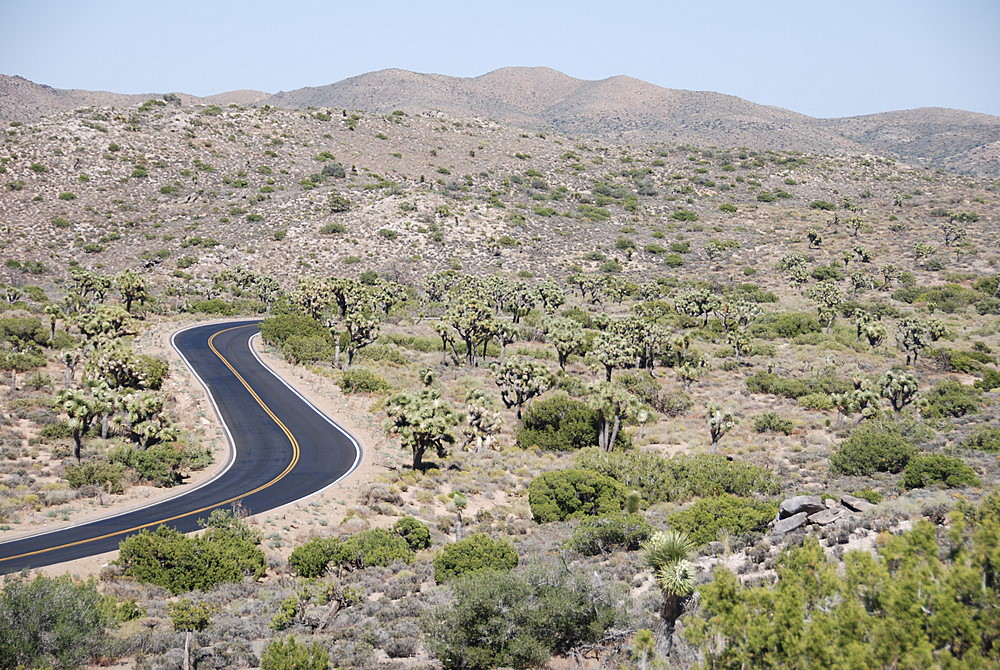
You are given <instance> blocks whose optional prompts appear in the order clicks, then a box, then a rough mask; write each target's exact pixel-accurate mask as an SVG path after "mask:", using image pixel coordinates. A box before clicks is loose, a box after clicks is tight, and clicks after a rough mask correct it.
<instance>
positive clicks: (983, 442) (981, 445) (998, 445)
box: [959, 426, 1000, 452]
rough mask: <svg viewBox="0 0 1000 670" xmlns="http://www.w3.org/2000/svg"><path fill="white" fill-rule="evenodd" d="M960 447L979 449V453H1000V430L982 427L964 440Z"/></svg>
mask: <svg viewBox="0 0 1000 670" xmlns="http://www.w3.org/2000/svg"><path fill="white" fill-rule="evenodd" d="M959 446H961V447H962V448H963V449H978V450H979V451H989V452H997V451H1000V428H992V427H990V426H980V427H979V428H978V429H977V430H976V432H974V433H972V434H971V435H969V436H968V437H967V438H965V439H964V440H962V443H961V444H960V445H959Z"/></svg>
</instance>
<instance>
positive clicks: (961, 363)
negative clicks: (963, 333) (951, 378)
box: [927, 348, 996, 374]
mask: <svg viewBox="0 0 1000 670" xmlns="http://www.w3.org/2000/svg"><path fill="white" fill-rule="evenodd" d="M927 358H933V359H934V360H935V361H936V362H937V364H938V365H940V366H941V369H942V370H945V371H946V372H962V373H966V374H978V373H979V372H980V371H981V370H982V369H983V365H985V364H991V365H996V359H994V358H993V357H992V356H990V355H988V354H985V353H983V352H981V351H959V350H956V349H946V348H941V349H934V350H932V351H928V352H927Z"/></svg>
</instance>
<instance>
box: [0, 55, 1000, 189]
mask: <svg viewBox="0 0 1000 670" xmlns="http://www.w3.org/2000/svg"><path fill="white" fill-rule="evenodd" d="M148 97H150V96H123V95H117V94H112V93H95V92H87V91H60V90H57V89H52V88H50V87H47V86H39V85H37V84H33V83H31V82H29V81H27V80H25V79H22V78H20V77H9V76H3V75H0V120H7V121H27V120H33V119H37V118H39V117H40V116H43V115H45V114H48V113H52V112H57V111H70V110H73V109H76V108H78V107H81V106H94V105H129V104H137V103H141V102H142V101H143V100H145V99H147V98H148ZM157 97H159V96H157ZM176 97H177V99H179V100H181V102H182V103H183V104H193V103H203V104H204V103H207V104H219V105H228V104H231V103H235V104H241V105H246V104H259V105H270V106H272V107H290V108H308V107H319V108H339V109H347V110H363V111H366V112H369V113H376V114H389V113H391V112H392V111H394V110H397V109H398V110H403V111H406V112H407V113H410V114H420V113H425V112H440V113H443V114H445V115H447V116H451V117H455V118H477V117H478V118H487V119H493V120H497V121H500V122H502V123H505V124H509V125H514V126H518V127H522V128H528V129H531V130H534V131H536V132H538V131H541V132H559V133H563V134H567V135H572V136H581V137H595V138H601V139H603V140H605V141H612V142H616V143H631V144H647V143H650V142H669V143H677V144H693V145H696V146H713V147H727V148H728V147H746V148H750V149H771V150H780V151H802V152H822V153H833V152H850V153H869V154H875V155H887V156H893V157H895V158H899V159H903V160H906V161H908V162H913V163H915V164H920V163H926V164H930V165H938V166H945V167H948V168H949V169H953V170H956V171H959V172H980V173H982V172H990V173H998V172H1000V144H998V142H1000V118H998V117H994V116H990V115H985V114H973V113H970V112H962V111H958V110H949V109H918V110H909V111H904V112H889V113H885V114H874V115H869V116H861V117H853V118H848V119H815V118H812V117H809V116H805V115H802V114H797V113H795V112H792V111H789V110H786V109H781V108H777V107H768V106H764V105H758V104H754V103H752V102H749V101H746V100H743V99H741V98H737V97H734V96H729V95H722V94H719V93H712V92H704V91H683V90H675V89H667V88H662V87H660V86H655V85H653V84H649V83H647V82H643V81H640V80H638V79H633V78H631V77H625V76H618V77H611V78H608V79H602V80H599V81H588V80H581V79H575V78H573V77H569V76H567V75H565V74H563V73H561V72H557V71H555V70H552V69H549V68H502V69H499V70H495V71H493V72H489V73H487V74H484V75H482V76H479V77H471V78H466V77H449V76H445V75H437V74H421V73H416V72H409V71H406V70H399V69H389V70H381V71H378V72H371V73H367V74H363V75H359V76H357V77H351V78H349V79H345V80H343V81H340V82H337V83H334V84H330V85H327V86H320V87H310V88H302V89H298V90H295V91H288V92H280V93H277V94H275V95H268V94H266V93H260V92H258V91H236V92H232V93H223V94H220V95H218V96H212V97H211V98H204V99H197V98H193V97H192V96H187V95H182V94H177V95H176Z"/></svg>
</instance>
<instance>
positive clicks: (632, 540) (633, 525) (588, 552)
mask: <svg viewBox="0 0 1000 670" xmlns="http://www.w3.org/2000/svg"><path fill="white" fill-rule="evenodd" d="M652 534H653V527H652V526H651V525H650V524H649V522H648V521H646V519H645V518H643V517H642V516H641V515H639V514H626V513H624V512H613V513H611V514H605V515H603V516H598V517H587V518H586V519H583V520H582V521H581V522H580V525H579V526H577V527H576V529H575V530H574V531H573V535H571V536H570V538H569V540H567V541H566V545H565V546H566V548H567V549H570V550H571V551H578V552H580V553H581V554H583V555H585V556H597V555H602V556H604V555H607V554H610V553H611V552H612V551H622V550H624V551H635V550H636V549H638V548H639V547H640V546H642V543H643V542H645V541H646V540H648V539H649V536H650V535H652Z"/></svg>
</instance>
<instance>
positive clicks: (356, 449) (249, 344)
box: [247, 332, 363, 516]
mask: <svg viewBox="0 0 1000 670" xmlns="http://www.w3.org/2000/svg"><path fill="white" fill-rule="evenodd" d="M256 337H260V333H259V332H258V333H254V334H253V335H251V336H250V338H249V339H248V340H247V347H248V348H249V349H250V353H251V354H253V357H254V358H256V359H257V362H258V363H260V364H261V366H262V367H263V368H264V369H265V370H267V371H268V372H270V373H271V374H272V375H274V377H275V379H277V380H278V381H279V382H281V383H282V384H284V385H285V387H286V388H287V389H288V390H289V391H291V392H292V393H294V394H295V395H296V396H298V398H299V400H301V401H302V402H304V403H305V404H306V405H308V406H309V408H310V409H312V411H314V412H316V414H318V415H319V416H320V418H322V419H323V420H324V421H326V422H327V423H328V424H330V425H331V426H333V427H334V428H336V429H337V430H338V431H339V432H340V433H341V434H342V435H343V436H344V437H346V438H347V439H348V440H350V442H351V444H353V445H354V453H355V456H354V463H352V464H351V467H350V469H349V470H348V471H347V472H345V473H344V474H342V475H340V476H339V477H337V478H336V479H335V480H333V481H332V482H330V483H329V484H327V485H326V486H324V487H323V488H321V489H318V490H316V491H312V492H310V493H307V494H306V495H304V496H302V497H301V498H296V499H295V500H291V501H289V502H286V503H285V504H284V505H281V506H279V507H272V508H271V509H269V510H266V511H264V512H261V514H266V513H267V512H274V511H277V510H280V509H284V508H285V507H288V506H289V505H296V504H298V503H300V502H302V501H303V500H306V499H308V498H311V497H313V496H315V495H319V494H320V493H323V492H324V491H326V490H328V489H330V488H332V487H333V486H334V485H335V484H339V483H340V482H341V481H343V480H344V479H346V478H347V477H349V476H350V475H352V474H353V473H354V471H355V470H357V469H358V466H359V465H360V464H361V458H362V453H363V452H362V449H361V445H360V444H358V441H357V440H356V439H354V436H353V435H351V434H350V433H348V432H347V431H346V430H344V428H343V427H342V426H340V425H339V424H338V423H337V422H336V421H334V420H333V419H331V418H330V417H329V416H327V415H326V414H324V413H323V411H322V410H320V409H319V408H318V407H316V405H314V404H312V403H311V402H310V401H309V399H308V398H306V397H305V396H304V395H302V394H301V393H299V392H298V391H297V390H295V389H294V388H293V387H292V385H291V384H289V383H288V382H287V381H285V379H284V378H282V377H281V375H279V374H278V373H277V372H275V371H274V370H273V369H272V368H271V366H269V365H268V364H267V363H265V362H264V361H263V359H261V357H260V356H259V355H258V354H257V352H256V350H254V348H253V344H252V340H253V339H254V338H256ZM250 513H251V516H253V510H250Z"/></svg>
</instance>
